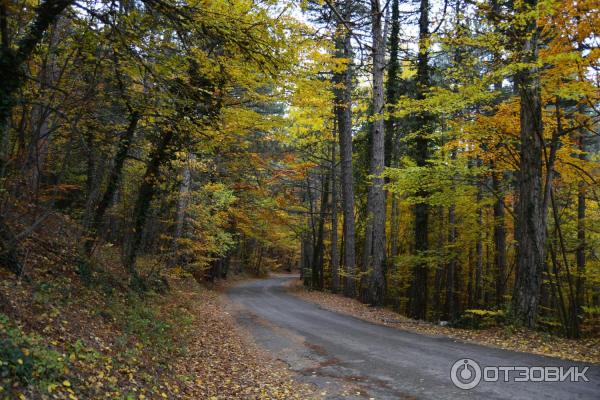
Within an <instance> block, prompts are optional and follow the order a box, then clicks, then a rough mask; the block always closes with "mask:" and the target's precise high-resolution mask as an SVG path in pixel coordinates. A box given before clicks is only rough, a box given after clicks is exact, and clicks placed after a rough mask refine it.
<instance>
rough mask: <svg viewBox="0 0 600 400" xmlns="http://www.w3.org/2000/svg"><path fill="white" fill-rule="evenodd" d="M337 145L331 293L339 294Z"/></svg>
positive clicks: (333, 168)
mask: <svg viewBox="0 0 600 400" xmlns="http://www.w3.org/2000/svg"><path fill="white" fill-rule="evenodd" d="M336 146H337V143H335V141H334V142H332V143H331V291H332V292H333V293H337V292H338V291H339V289H340V274H339V262H340V260H339V255H338V214H337V210H338V200H337V182H336V151H335V148H336Z"/></svg>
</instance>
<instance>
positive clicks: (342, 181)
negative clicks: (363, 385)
mask: <svg viewBox="0 0 600 400" xmlns="http://www.w3.org/2000/svg"><path fill="white" fill-rule="evenodd" d="M599 26H600V10H599V8H598V3H597V2H596V1H593V0H578V1H558V0H516V1H503V0H490V1H473V0H444V1H441V0H440V1H430V0H419V1H404V0H389V1H381V0H370V1H358V0H324V1H312V0H308V1H292V0H289V1H288V0H283V1H274V0H229V1H225V0H190V1H177V2H175V1H169V0H164V1H163V0H140V1H135V0H124V1H99V0H84V1H72V0H42V1H39V2H38V1H30V0H19V1H15V0H8V1H2V2H1V3H0V35H1V43H0V47H1V49H0V77H1V79H0V264H1V265H2V267H3V269H4V270H5V272H6V273H8V271H10V274H11V276H13V277H18V279H21V278H22V279H24V280H27V279H32V276H33V275H32V271H31V269H32V266H34V263H33V262H32V261H31V259H32V257H31V253H32V252H35V251H36V248H35V246H34V247H33V248H32V245H31V240H32V238H33V237H35V235H37V234H38V233H39V232H40V231H41V230H44V228H45V227H48V226H51V223H50V222H51V221H53V220H55V218H56V217H57V216H60V217H61V218H66V220H67V221H69V224H70V226H71V228H72V229H73V230H74V232H76V235H75V236H76V238H75V239H74V244H75V247H74V248H75V250H73V251H74V254H71V255H70V256H72V257H74V259H75V261H74V263H75V264H76V265H77V268H78V270H77V274H78V275H79V276H81V279H83V280H85V279H87V278H86V277H88V276H91V275H93V274H94V273H95V272H94V271H97V269H98V268H100V266H101V264H102V263H103V262H104V261H103V260H106V257H107V254H112V255H115V254H116V255H118V256H116V257H113V258H111V263H112V264H113V267H114V265H115V264H116V265H117V269H118V270H119V271H121V272H122V273H124V275H123V276H125V277H126V279H125V281H124V284H125V286H127V287H128V288H129V289H131V290H133V291H136V292H139V293H145V292H152V291H159V292H160V291H164V290H168V279H166V277H168V276H184V275H185V276H187V275H192V276H193V277H195V278H196V280H198V281H200V282H204V281H214V280H216V279H221V278H225V277H226V276H227V275H228V274H231V273H238V272H241V271H246V272H247V273H251V274H256V275H264V274H265V273H267V272H268V271H271V270H291V269H296V268H299V270H300V273H301V277H302V279H303V280H304V283H305V285H307V286H309V287H310V288H312V289H315V290H328V291H332V292H334V293H340V295H345V296H348V297H354V298H357V299H359V300H360V301H362V302H365V303H368V304H372V305H375V306H387V307H390V308H392V309H394V310H396V311H398V312H400V313H402V314H405V315H407V316H410V317H412V318H415V319H422V320H429V321H434V322H438V321H447V322H448V323H449V324H451V325H455V326H462V327H478V326H482V325H486V324H506V325H515V326H521V327H526V328H535V329H540V330H544V331H548V332H551V333H554V334H558V335H565V336H567V337H571V338H578V337H580V336H582V335H593V334H597V333H598V329H599V327H600V253H599V249H600V231H599V230H598V228H599V227H600V209H599V206H600V203H599V201H600V200H599V197H598V196H599V194H600V193H599V188H600V186H599V185H598V179H599V176H600V167H599V165H598V160H599V155H600V138H599V131H598V127H599V121H600V108H599V107H600V90H599V84H600V49H599V47H598V46H599V43H598V27H599ZM57 235H60V234H59V233H57ZM2 276H7V275H4V273H3V275H2ZM0 300H2V298H0Z"/></svg>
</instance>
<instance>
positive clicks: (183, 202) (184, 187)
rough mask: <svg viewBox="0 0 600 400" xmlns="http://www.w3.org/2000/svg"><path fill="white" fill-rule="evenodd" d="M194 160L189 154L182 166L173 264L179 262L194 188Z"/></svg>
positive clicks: (174, 232) (173, 244) (173, 246)
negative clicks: (180, 248) (181, 240)
mask: <svg viewBox="0 0 600 400" xmlns="http://www.w3.org/2000/svg"><path fill="white" fill-rule="evenodd" d="M193 160H194V155H193V154H191V153H190V154H188V157H187V160H186V163H185V165H184V166H183V168H182V179H181V184H180V185H179V197H178V199H177V210H176V213H175V229H174V230H173V243H172V245H171V253H172V256H171V258H170V264H171V266H175V265H176V264H177V262H178V254H177V252H178V251H179V240H180V239H181V238H182V237H183V232H184V227H185V219H186V214H187V208H188V206H189V201H190V191H191V190H192V169H191V167H190V163H191V162H192V161H193Z"/></svg>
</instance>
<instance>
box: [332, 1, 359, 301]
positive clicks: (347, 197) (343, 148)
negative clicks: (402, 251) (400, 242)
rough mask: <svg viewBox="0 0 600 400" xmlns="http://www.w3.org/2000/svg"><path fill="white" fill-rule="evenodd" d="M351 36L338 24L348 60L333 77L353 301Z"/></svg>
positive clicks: (346, 9) (346, 10)
mask: <svg viewBox="0 0 600 400" xmlns="http://www.w3.org/2000/svg"><path fill="white" fill-rule="evenodd" d="M341 3H342V16H343V18H344V19H345V20H346V21H348V20H349V19H350V18H349V17H350V15H351V13H350V4H349V3H350V0H345V1H343V2H341ZM351 37H352V33H351V32H350V31H349V30H348V29H347V27H346V26H345V25H344V23H343V22H342V21H338V24H337V31H336V40H335V46H336V55H337V57H339V58H345V59H347V60H348V65H347V68H346V70H345V71H343V72H337V73H335V74H334V77H333V80H334V82H335V83H336V89H335V90H334V95H335V113H336V118H337V124H338V129H339V141H340V164H341V166H340V169H341V186H342V208H343V210H344V227H343V235H344V239H343V240H344V258H343V264H344V269H345V274H346V280H345V285H344V294H345V295H346V296H349V297H353V296H354V295H355V291H356V276H355V275H356V271H355V269H356V244H355V232H356V229H355V221H354V172H353V167H352V74H353V69H352V57H353V53H352V43H351Z"/></svg>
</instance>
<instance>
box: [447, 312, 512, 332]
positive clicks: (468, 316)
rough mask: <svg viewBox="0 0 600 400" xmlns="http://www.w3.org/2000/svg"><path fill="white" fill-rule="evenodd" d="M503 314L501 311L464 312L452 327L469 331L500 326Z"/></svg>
mask: <svg viewBox="0 0 600 400" xmlns="http://www.w3.org/2000/svg"><path fill="white" fill-rule="evenodd" d="M504 322H505V313H504V311H502V310H496V311H494V310H477V309H473V310H465V311H464V313H463V314H462V315H461V317H460V318H459V320H458V321H456V323H455V324H454V326H456V327H459V328H469V329H486V328H491V327H495V326H498V325H502V324H504Z"/></svg>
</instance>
